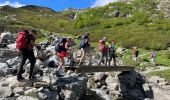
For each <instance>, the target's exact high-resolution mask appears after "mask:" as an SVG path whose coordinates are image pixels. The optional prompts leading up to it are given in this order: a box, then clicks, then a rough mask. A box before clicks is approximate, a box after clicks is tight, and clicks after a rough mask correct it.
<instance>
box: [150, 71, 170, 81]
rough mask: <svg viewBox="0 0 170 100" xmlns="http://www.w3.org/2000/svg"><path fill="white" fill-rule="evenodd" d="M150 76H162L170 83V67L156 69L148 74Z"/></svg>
mask: <svg viewBox="0 0 170 100" xmlns="http://www.w3.org/2000/svg"><path fill="white" fill-rule="evenodd" d="M148 76H160V77H162V78H165V79H166V80H167V81H168V83H170V69H168V70H165V71H155V72H151V73H149V74H148Z"/></svg>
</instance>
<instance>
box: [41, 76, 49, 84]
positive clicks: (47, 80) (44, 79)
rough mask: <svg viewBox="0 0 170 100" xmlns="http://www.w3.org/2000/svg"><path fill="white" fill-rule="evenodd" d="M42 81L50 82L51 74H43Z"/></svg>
mask: <svg viewBox="0 0 170 100" xmlns="http://www.w3.org/2000/svg"><path fill="white" fill-rule="evenodd" d="M42 81H44V82H47V83H48V84H49V83H50V82H51V80H50V76H43V77H42Z"/></svg>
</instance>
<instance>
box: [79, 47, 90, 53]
mask: <svg viewBox="0 0 170 100" xmlns="http://www.w3.org/2000/svg"><path fill="white" fill-rule="evenodd" d="M81 51H82V52H83V53H89V52H90V47H85V48H81Z"/></svg>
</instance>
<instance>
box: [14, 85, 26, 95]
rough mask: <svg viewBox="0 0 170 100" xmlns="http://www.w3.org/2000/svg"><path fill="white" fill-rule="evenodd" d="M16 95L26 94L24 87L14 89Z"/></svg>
mask: <svg viewBox="0 0 170 100" xmlns="http://www.w3.org/2000/svg"><path fill="white" fill-rule="evenodd" d="M13 93H14V94H24V89H23V87H16V88H14V89H13Z"/></svg>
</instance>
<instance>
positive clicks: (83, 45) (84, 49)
mask: <svg viewBox="0 0 170 100" xmlns="http://www.w3.org/2000/svg"><path fill="white" fill-rule="evenodd" d="M80 51H81V54H80V61H79V64H78V65H81V63H82V61H83V59H84V58H85V56H86V55H87V54H88V55H89V64H88V65H91V64H92V62H91V45H90V34H89V33H86V34H85V35H82V36H81V42H80Z"/></svg>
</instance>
